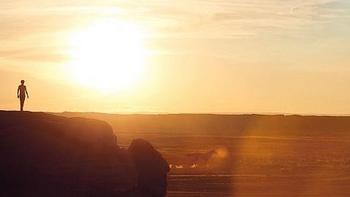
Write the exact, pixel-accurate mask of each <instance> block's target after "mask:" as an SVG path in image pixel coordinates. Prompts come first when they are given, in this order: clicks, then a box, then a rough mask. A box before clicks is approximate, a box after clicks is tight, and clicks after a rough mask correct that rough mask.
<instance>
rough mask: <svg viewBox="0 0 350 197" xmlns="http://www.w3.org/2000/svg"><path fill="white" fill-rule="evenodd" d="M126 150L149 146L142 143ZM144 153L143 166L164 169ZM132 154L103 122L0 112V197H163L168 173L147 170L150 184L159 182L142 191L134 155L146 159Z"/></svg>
mask: <svg viewBox="0 0 350 197" xmlns="http://www.w3.org/2000/svg"><path fill="white" fill-rule="evenodd" d="M138 144H139V145H138ZM145 144H146V145H145ZM132 146H133V147H139V146H141V147H144V146H147V147H152V146H151V145H150V144H149V143H148V142H145V141H143V140H141V141H140V140H135V141H134V142H133V144H132ZM148 150H149V151H148V152H147V154H148V155H149V158H148V161H149V162H151V163H157V162H158V163H159V165H161V166H164V165H167V162H166V161H165V160H164V159H163V158H162V156H161V155H160V153H158V152H157V151H156V150H155V149H152V148H149V149H148ZM135 151H136V152H135ZM137 151H142V149H140V150H139V149H135V148H133V149H132V151H130V150H124V149H121V148H119V147H118V145H117V138H116V136H115V135H114V133H113V130H112V127H111V126H110V125H109V124H107V123H105V122H103V121H98V120H93V119H86V118H66V117H60V116H55V115H50V114H46V113H37V112H35V113H34V112H11V111H0V155H1V162H0V182H1V190H0V196H165V195H166V175H167V172H168V168H162V169H159V170H158V171H157V169H152V170H153V171H154V170H155V172H154V174H152V176H150V177H151V179H152V180H154V179H155V178H154V176H155V177H157V176H161V178H156V180H158V181H156V182H154V181H153V183H154V184H152V185H147V186H146V187H148V188H146V189H145V188H144V187H145V186H142V185H140V184H142V183H141V182H140V181H139V180H143V181H144V180H146V182H147V179H148V177H143V176H144V174H141V173H140V170H139V166H140V163H139V162H140V159H138V155H142V156H143V157H146V158H147V157H148V155H147V154H146V155H145V154H140V153H138V152H137ZM154 155H157V157H156V158H155V157H154ZM144 160H145V159H144V158H141V161H143V162H144ZM146 168H147V166H146ZM139 188H142V190H140V189H139ZM157 188H160V189H157ZM140 191H141V192H140ZM153 191H157V193H154V192H153ZM159 191H160V192H159Z"/></svg>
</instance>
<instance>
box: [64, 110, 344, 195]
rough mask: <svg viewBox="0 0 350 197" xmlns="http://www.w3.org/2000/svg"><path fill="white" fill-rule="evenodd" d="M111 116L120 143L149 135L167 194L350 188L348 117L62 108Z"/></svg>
mask: <svg viewBox="0 0 350 197" xmlns="http://www.w3.org/2000/svg"><path fill="white" fill-rule="evenodd" d="M65 115H68V116H82V117H83V116H86V117H89V118H96V119H101V120H104V121H106V122H108V123H110V124H111V125H112V126H113V127H114V129H115V130H117V131H118V142H119V144H120V146H123V145H124V146H126V145H128V144H129V143H130V142H131V141H132V139H134V138H143V139H146V140H147V141H150V142H152V144H154V145H155V146H156V147H157V148H158V150H159V151H161V153H162V154H163V156H164V157H165V158H166V159H167V161H169V163H170V166H171V172H170V176H169V182H168V184H169V186H168V197H198V196H201V197H216V196H220V197H242V196H243V197H246V196H251V197H258V196H264V197H265V196H269V197H270V196H271V197H272V196H274V197H279V196H290V197H296V196H300V197H304V196H308V197H329V196H332V197H333V196H337V197H338V196H339V197H343V196H350V188H349V185H350V117H344V116H343V117H336V116H283V115H271V116H269V115H204V114H197V115H196V114H192V115H191V114H184V115H181V114H178V115H113V114H92V113H65Z"/></svg>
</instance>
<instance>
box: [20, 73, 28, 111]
mask: <svg viewBox="0 0 350 197" xmlns="http://www.w3.org/2000/svg"><path fill="white" fill-rule="evenodd" d="M24 82H25V81H24V80H21V85H19V86H18V89H17V98H19V100H20V106H21V107H20V108H21V111H23V107H24V101H25V100H26V95H27V98H29V94H28V91H27V87H26V86H25V85H24Z"/></svg>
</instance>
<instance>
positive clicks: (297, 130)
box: [60, 112, 350, 136]
mask: <svg viewBox="0 0 350 197" xmlns="http://www.w3.org/2000/svg"><path fill="white" fill-rule="evenodd" d="M60 115H63V116H66V117H87V118H94V119H98V120H103V121H106V122H108V123H109V124H111V125H112V127H113V128H114V129H115V131H117V132H143V133H164V134H191V135H194V134H201V135H229V136H241V135H244V136H249V135H259V136H260V135H262V136H276V135H277V136H315V135H321V136H339V135H341V136H344V135H346V136H347V135H349V136H350V117H347V116H338V117H337V116H299V115H212V114H168V115H118V114H103V113H74V112H65V113H61V114H60Z"/></svg>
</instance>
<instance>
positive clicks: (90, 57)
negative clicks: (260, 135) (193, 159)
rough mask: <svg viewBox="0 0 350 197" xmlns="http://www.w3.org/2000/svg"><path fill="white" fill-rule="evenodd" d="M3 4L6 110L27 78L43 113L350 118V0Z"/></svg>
mask: <svg viewBox="0 0 350 197" xmlns="http://www.w3.org/2000/svg"><path fill="white" fill-rule="evenodd" d="M101 2H103V3H101ZM0 10H1V11H0V27H1V31H0V83H1V85H0V87H1V88H0V109H17V108H18V107H17V106H18V100H17V99H16V89H17V86H18V84H19V81H20V80H21V79H25V80H26V85H27V87H28V90H29V94H30V96H31V98H30V99H29V100H28V103H27V109H28V110H33V111H38V110H40V111H98V112H113V113H138V112H146V113H299V114H350V105H349V103H350V91H349V87H350V56H349V54H350V36H349V35H350V1H348V0H307V1H300V0H288V1H281V0H259V1H257V0H244V1H243V0H221V1H217V0H201V1H196V0H178V1H163V0H150V1H141V0H135V1H118V0H113V1H112V0H110V1H109V0H106V1H100V0H89V1H87V0H85V1H83V0H75V1H68V0H60V1H58V0H56V1H54V0H1V1H0ZM130 67H132V68H130Z"/></svg>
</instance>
